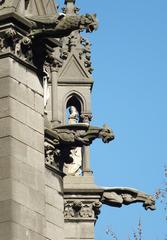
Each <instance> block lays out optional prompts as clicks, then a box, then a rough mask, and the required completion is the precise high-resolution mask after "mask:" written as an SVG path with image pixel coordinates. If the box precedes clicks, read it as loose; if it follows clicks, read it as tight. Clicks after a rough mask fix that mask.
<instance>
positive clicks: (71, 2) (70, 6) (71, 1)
mask: <svg viewBox="0 0 167 240" xmlns="http://www.w3.org/2000/svg"><path fill="white" fill-rule="evenodd" d="M64 4H65V7H64V8H63V12H64V13H65V14H67V15H76V14H78V13H79V10H80V9H79V8H77V7H76V6H75V0H65V2H64Z"/></svg>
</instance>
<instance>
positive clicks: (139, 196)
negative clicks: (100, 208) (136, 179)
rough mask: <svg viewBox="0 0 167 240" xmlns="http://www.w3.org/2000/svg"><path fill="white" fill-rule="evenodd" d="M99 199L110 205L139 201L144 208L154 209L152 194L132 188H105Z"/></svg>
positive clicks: (115, 205) (120, 205)
mask: <svg viewBox="0 0 167 240" xmlns="http://www.w3.org/2000/svg"><path fill="white" fill-rule="evenodd" d="M101 201H102V203H103V204H106V205H109V206H112V207H122V205H129V204H133V203H137V202H141V203H143V207H144V208H145V209H146V210H147V209H150V210H155V200H154V198H153V197H152V196H150V195H147V194H145V193H144V192H139V191H138V190H135V189H132V188H106V189H104V193H103V196H102V200H101Z"/></svg>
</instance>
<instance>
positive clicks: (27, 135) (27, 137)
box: [0, 117, 44, 153]
mask: <svg viewBox="0 0 167 240" xmlns="http://www.w3.org/2000/svg"><path fill="white" fill-rule="evenodd" d="M0 125H1V126H3V128H0V137H6V136H12V137H14V138H16V139H18V140H19V141H21V142H23V143H25V144H27V145H28V146H31V147H32V148H34V149H36V150H38V151H40V152H42V153H43V149H44V144H43V142H44V140H43V139H44V138H43V135H42V134H40V133H39V132H37V131H35V130H33V129H32V128H30V127H28V126H26V125H25V124H23V123H21V122H19V121H17V120H15V119H13V118H11V117H6V118H2V119H0Z"/></svg>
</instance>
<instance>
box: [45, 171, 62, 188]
mask: <svg viewBox="0 0 167 240" xmlns="http://www.w3.org/2000/svg"><path fill="white" fill-rule="evenodd" d="M45 184H46V186H48V187H50V188H53V189H54V190H56V191H58V192H63V181H62V178H61V177H59V176H58V175H57V174H56V173H54V172H52V171H50V170H48V169H46V170H45Z"/></svg>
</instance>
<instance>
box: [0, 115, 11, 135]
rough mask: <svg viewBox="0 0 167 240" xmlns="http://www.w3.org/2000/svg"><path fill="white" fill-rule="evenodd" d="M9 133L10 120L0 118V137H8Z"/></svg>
mask: <svg viewBox="0 0 167 240" xmlns="http://www.w3.org/2000/svg"><path fill="white" fill-rule="evenodd" d="M10 132H11V129H10V118H9V117H6V118H1V119H0V137H6V136H9V135H10Z"/></svg>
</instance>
